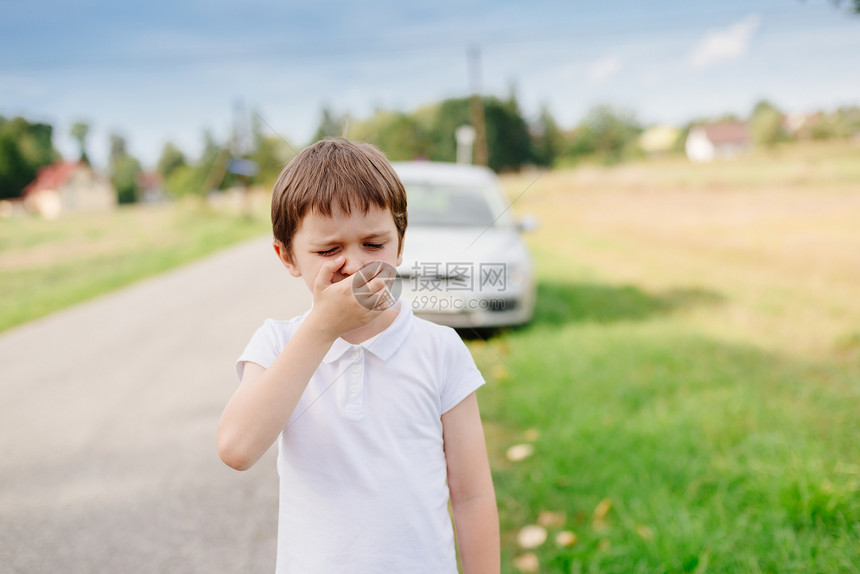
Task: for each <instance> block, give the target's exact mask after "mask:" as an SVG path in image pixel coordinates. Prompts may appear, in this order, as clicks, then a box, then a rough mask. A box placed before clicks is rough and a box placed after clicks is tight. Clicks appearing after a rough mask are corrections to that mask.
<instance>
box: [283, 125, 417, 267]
mask: <svg viewBox="0 0 860 574" xmlns="http://www.w3.org/2000/svg"><path fill="white" fill-rule="evenodd" d="M335 202H337V204H338V206H340V208H341V209H342V210H343V211H344V213H347V214H349V213H351V211H352V209H353V208H359V209H361V211H362V213H367V211H368V210H369V209H370V207H371V205H375V206H377V207H380V208H382V209H384V208H388V209H390V210H391V215H392V216H393V217H394V226H395V227H396V228H397V251H398V253H399V252H400V249H401V248H402V247H403V234H404V233H406V191H405V190H404V189H403V184H402V183H401V182H400V178H398V177H397V174H396V173H394V169H393V168H392V167H391V164H390V163H388V159H387V158H386V157H385V155H384V154H383V153H382V152H381V151H380V150H379V149H377V148H376V147H374V146H372V145H370V144H366V143H357V142H352V141H349V140H347V139H345V138H328V139H324V140H320V141H318V142H316V143H315V144H313V145H312V146H310V147H307V148H305V149H304V150H302V152H301V153H300V154H299V155H297V156H296V157H295V158H293V160H292V161H290V163H288V164H287V167H285V168H284V170H283V171H282V172H281V175H280V176H279V177H278V181H276V182H275V187H274V190H273V191H272V232H273V234H274V236H275V239H277V240H278V241H280V242H281V243H283V244H284V247H285V248H286V251H287V254H288V255H290V256H292V240H293V237H294V236H295V234H296V232H297V231H298V230H299V227H300V226H301V224H302V219H303V218H304V216H305V215H307V213H308V211H314V212H316V213H319V214H321V215H326V216H331V214H332V206H333V205H334V203H335Z"/></svg>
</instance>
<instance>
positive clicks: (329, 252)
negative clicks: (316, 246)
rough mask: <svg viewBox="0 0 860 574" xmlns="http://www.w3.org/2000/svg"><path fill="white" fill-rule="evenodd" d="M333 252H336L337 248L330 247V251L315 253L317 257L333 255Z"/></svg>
mask: <svg viewBox="0 0 860 574" xmlns="http://www.w3.org/2000/svg"><path fill="white" fill-rule="evenodd" d="M335 251H337V247H332V248H331V249H326V250H325V251H317V255H323V256H325V255H334V252H335Z"/></svg>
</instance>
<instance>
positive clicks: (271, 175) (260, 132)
mask: <svg viewBox="0 0 860 574" xmlns="http://www.w3.org/2000/svg"><path fill="white" fill-rule="evenodd" d="M269 131H271V130H269ZM251 135H252V140H253V146H254V149H253V150H252V151H251V154H250V157H249V159H251V160H253V161H255V162H256V163H257V166H258V167H259V168H260V171H259V172H257V175H255V176H254V177H253V179H252V181H253V183H256V184H258V185H264V186H267V187H270V186H271V185H272V184H274V182H275V180H276V179H277V178H278V175H280V173H281V171H282V170H283V169H284V166H285V165H287V162H288V161H289V160H290V159H291V158H292V157H293V156H294V155H295V150H294V149H293V146H292V145H290V142H288V141H287V140H285V139H283V138H282V137H281V136H280V135H278V134H272V133H267V132H266V130H265V129H264V128H263V125H262V120H261V119H260V115H259V114H254V115H253V116H252V117H251Z"/></svg>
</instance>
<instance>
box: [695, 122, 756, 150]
mask: <svg viewBox="0 0 860 574" xmlns="http://www.w3.org/2000/svg"><path fill="white" fill-rule="evenodd" d="M701 128H702V129H703V130H705V135H706V136H707V138H708V139H709V140H710V141H711V143H713V144H715V145H719V144H748V143H749V142H750V134H749V130H748V129H747V125H746V124H745V123H743V122H720V123H717V124H709V125H703V126H701Z"/></svg>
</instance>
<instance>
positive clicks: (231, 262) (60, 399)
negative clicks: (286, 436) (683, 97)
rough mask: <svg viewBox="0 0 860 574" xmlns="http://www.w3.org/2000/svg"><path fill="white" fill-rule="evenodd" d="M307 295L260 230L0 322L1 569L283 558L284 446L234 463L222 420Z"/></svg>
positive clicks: (144, 567) (202, 567) (218, 565)
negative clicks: (266, 337)
mask: <svg viewBox="0 0 860 574" xmlns="http://www.w3.org/2000/svg"><path fill="white" fill-rule="evenodd" d="M309 304H310V296H309V294H308V293H307V290H306V288H305V287H304V285H303V283H301V281H300V280H297V279H294V278H293V277H291V276H290V275H289V273H287V271H286V270H285V269H284V268H283V267H282V266H281V265H280V263H279V262H278V260H277V259H276V257H275V255H274V252H273V251H272V248H271V246H270V240H269V239H268V238H263V239H258V240H253V241H250V242H247V243H244V244H242V245H239V246H237V247H234V248H231V249H229V250H227V251H223V252H221V253H218V254H216V255H214V256H211V257H209V258H207V259H204V260H201V261H198V262H195V263H193V264H191V265H189V266H187V267H184V268H182V269H179V270H177V271H173V272H169V273H167V274H164V275H161V276H158V277H156V278H154V279H150V280H147V281H144V282H141V283H138V284H136V285H133V286H131V287H128V288H125V289H123V290H121V291H118V292H115V293H112V294H109V295H107V296H103V297H100V298H98V299H95V300H93V301H90V302H87V303H84V304H82V305H79V306H76V307H74V308H71V309H68V310H66V311H62V312H60V313H56V314H54V315H52V316H49V317H46V318H44V319H41V320H37V321H34V322H31V323H28V324H26V325H23V326H21V327H18V328H15V329H13V330H11V331H8V332H6V333H4V334H2V335H0V571H3V572H27V573H41V572H51V573H55V572H64V573H79V572H80V573H83V572H86V573H100V572H111V573H113V572H122V573H124V574H133V573H137V572H159V573H162V572H181V573H193V572H206V573H218V572H242V573H245V572H272V571H274V563H275V536H276V522H277V473H276V470H275V453H274V449H270V451H269V452H268V453H267V454H266V456H265V457H264V458H263V459H261V460H260V461H259V462H258V463H257V465H256V466H255V467H254V468H252V469H251V470H249V471H246V472H237V471H234V470H232V469H230V468H228V467H227V466H225V465H224V464H223V463H222V462H221V461H220V460H219V458H218V455H217V452H216V448H215V431H216V425H217V422H218V417H219V416H220V414H221V410H222V409H223V407H224V404H225V403H226V401H227V399H228V398H229V397H230V394H231V393H232V392H233V389H235V387H236V385H237V380H236V375H235V373H234V369H233V363H234V361H235V359H236V357H238V356H239V354H240V353H241V351H242V349H243V348H244V346H245V344H246V343H247V341H248V339H249V338H250V336H251V334H252V333H253V332H254V330H255V329H256V328H257V327H258V326H259V325H260V324H262V322H263V320H264V319H265V318H266V317H278V318H289V317H292V316H294V315H296V314H299V313H301V312H303V311H304V310H305V309H306V308H307V307H308V306H309Z"/></svg>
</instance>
